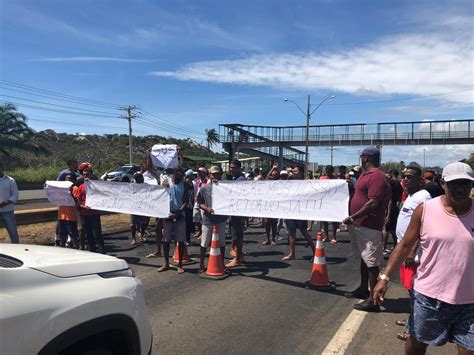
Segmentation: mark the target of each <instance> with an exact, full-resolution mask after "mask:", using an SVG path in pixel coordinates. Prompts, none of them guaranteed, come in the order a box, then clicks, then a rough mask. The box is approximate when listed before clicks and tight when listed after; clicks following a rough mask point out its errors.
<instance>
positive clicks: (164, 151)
mask: <svg viewBox="0 0 474 355" xmlns="http://www.w3.org/2000/svg"><path fill="white" fill-rule="evenodd" d="M150 157H151V161H152V163H153V166H156V167H158V168H163V169H168V168H177V167H178V165H179V159H178V146H177V145H175V144H155V145H154V146H153V147H151V151H150Z"/></svg>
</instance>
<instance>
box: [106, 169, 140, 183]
mask: <svg viewBox="0 0 474 355" xmlns="http://www.w3.org/2000/svg"><path fill="white" fill-rule="evenodd" d="M137 171H140V165H124V166H121V167H120V168H118V169H117V170H116V171H112V172H110V173H105V174H104V175H102V176H101V177H100V179H101V180H104V181H105V180H107V181H121V182H130V181H132V179H133V174H135V173H136V172H137Z"/></svg>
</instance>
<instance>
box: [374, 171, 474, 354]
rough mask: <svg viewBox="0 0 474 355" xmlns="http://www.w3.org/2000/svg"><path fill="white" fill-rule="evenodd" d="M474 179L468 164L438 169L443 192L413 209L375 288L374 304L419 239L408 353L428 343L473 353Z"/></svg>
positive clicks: (382, 299) (409, 322)
mask: <svg viewBox="0 0 474 355" xmlns="http://www.w3.org/2000/svg"><path fill="white" fill-rule="evenodd" d="M473 181H474V174H473V172H472V168H471V167H470V166H469V165H467V164H465V163H461V162H456V163H451V164H448V165H447V166H446V167H445V168H444V169H443V173H442V175H441V184H442V187H443V189H444V191H445V195H442V196H439V197H436V198H434V199H431V200H429V201H426V202H424V203H423V204H420V205H419V206H418V207H417V208H416V209H415V211H414V212H413V215H412V218H411V220H410V223H409V225H408V228H407V231H406V233H405V235H404V237H403V239H402V240H401V241H400V243H398V245H397V247H396V248H395V250H394V251H393V253H392V255H391V256H390V258H389V260H388V263H387V266H386V267H385V269H384V271H383V273H381V274H380V275H379V281H378V282H377V284H376V286H375V287H374V291H373V293H374V303H376V304H381V303H382V302H383V301H384V295H385V292H386V291H387V287H388V283H389V281H390V277H391V275H392V274H393V272H394V271H395V269H396V268H397V266H398V265H399V264H400V263H401V262H402V261H403V260H405V258H406V257H407V256H408V255H409V253H410V251H411V250H412V249H413V247H414V245H415V244H416V243H417V242H418V243H419V246H420V249H421V259H420V265H419V266H418V269H417V272H416V275H415V278H414V285H413V293H412V312H411V314H410V318H409V319H408V329H409V333H410V336H409V337H408V339H407V340H406V342H405V352H406V353H407V354H424V353H425V351H426V348H427V346H428V345H433V346H441V345H444V344H445V343H446V342H447V341H450V342H453V343H455V344H456V345H457V347H458V353H459V354H472V352H473V351H474V332H473V331H472V330H473V327H474V258H473V255H474V204H473V200H472V198H471V197H470V195H471V189H472V184H473Z"/></svg>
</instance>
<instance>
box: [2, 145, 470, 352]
mask: <svg viewBox="0 0 474 355" xmlns="http://www.w3.org/2000/svg"><path fill="white" fill-rule="evenodd" d="M360 162H361V163H360V166H355V167H353V168H352V169H348V168H347V167H345V166H339V167H338V169H337V170H338V171H337V173H336V171H335V170H336V169H335V168H334V167H333V166H330V165H329V166H326V168H325V171H324V173H323V175H322V176H320V177H319V178H320V179H344V180H345V181H346V182H347V184H348V190H349V195H350V202H349V206H348V207H349V208H348V209H349V216H348V217H347V218H345V219H344V220H343V221H342V223H335V222H325V221H318V222H317V223H319V226H320V232H321V235H322V236H323V240H324V241H329V227H330V226H331V238H330V242H331V243H334V244H335V243H337V233H338V231H339V230H340V229H342V228H347V229H348V232H349V236H350V240H351V245H352V249H353V253H354V255H355V256H358V257H360V285H359V286H358V287H357V289H355V290H354V291H352V292H346V293H345V296H346V297H349V298H359V299H362V300H363V301H362V302H360V303H357V304H355V305H354V308H355V309H357V310H359V311H365V312H379V311H380V305H381V304H382V302H383V300H384V294H385V292H386V290H387V286H388V283H389V281H390V278H391V277H392V274H393V273H394V272H395V270H396V268H397V267H398V265H399V264H400V267H399V275H400V282H401V284H402V285H403V286H404V287H405V289H406V290H407V291H408V292H409V295H410V297H411V299H412V310H411V314H410V317H409V319H408V320H399V321H397V324H398V325H403V326H405V331H404V332H402V333H400V334H398V335H397V336H398V338H400V339H402V340H406V352H407V353H408V354H420V353H424V351H425V349H426V346H427V345H442V344H444V343H446V341H452V342H454V343H455V344H457V345H458V349H459V353H460V354H472V351H473V350H474V261H473V260H474V259H473V256H474V207H473V204H472V197H471V188H472V184H473V181H474V176H473V172H472V169H471V167H470V166H469V165H467V164H465V163H461V162H456V163H452V164H449V165H447V166H446V167H445V168H444V169H443V172H442V174H441V179H440V180H439V181H437V180H436V174H435V173H434V172H433V171H431V170H425V171H423V169H422V168H421V166H420V165H419V164H417V163H416V162H411V163H409V164H408V165H407V166H406V167H405V168H404V170H403V171H401V172H399V171H396V170H391V171H389V172H388V173H384V172H383V171H382V170H381V168H380V151H379V150H378V149H377V148H375V147H367V148H365V149H364V150H363V151H362V153H361V155H360ZM67 164H68V168H67V169H65V170H63V171H61V172H60V174H59V175H58V178H57V179H58V180H62V181H71V182H72V186H71V195H72V196H73V198H74V200H75V201H76V202H77V206H75V207H74V206H60V207H59V209H58V223H57V231H56V239H55V243H56V245H58V246H62V247H65V246H70V247H73V248H79V249H85V247H86V241H87V245H88V250H90V251H93V252H95V251H98V252H101V253H105V252H106V249H105V244H104V238H103V236H102V232H101V222H100V212H99V211H95V210H93V209H90V208H89V207H88V206H87V201H86V195H87V191H86V189H85V184H84V181H86V180H87V179H95V176H94V173H93V167H92V165H91V164H90V163H82V164H78V163H77V161H75V160H69V161H68V162H67ZM229 171H230V175H229V177H228V178H229V179H231V180H236V181H245V180H287V179H288V180H298V179H304V178H305V174H304V171H303V169H302V168H301V167H300V166H294V167H286V168H284V169H281V168H280V167H279V166H278V164H274V165H273V166H272V168H271V169H270V171H268V172H264V171H262V170H261V169H258V168H256V169H253V170H251V171H248V172H244V170H243V169H242V164H241V162H240V161H239V160H232V161H231V162H230V164H229ZM400 175H401V179H400ZM133 178H134V179H133V183H145V184H154V185H158V184H159V185H162V186H165V187H167V188H168V189H169V190H168V191H169V194H170V215H169V216H168V218H156V220H155V234H156V238H155V243H156V249H155V251H154V252H153V253H151V254H149V255H147V258H154V257H158V256H163V258H164V263H163V265H161V266H160V267H159V268H158V271H159V272H164V271H167V270H169V269H170V263H169V257H170V245H171V243H176V244H177V248H178V251H179V253H178V255H179V261H178V265H177V272H178V274H182V273H184V272H185V270H184V269H183V255H184V254H185V252H184V251H185V248H186V243H189V242H190V241H191V239H192V238H195V239H199V240H200V262H199V270H198V271H199V272H200V273H201V272H204V271H205V270H206V267H205V258H206V253H207V250H208V248H209V246H210V243H211V239H212V233H213V227H217V231H218V233H219V237H220V238H219V241H220V248H221V254H222V255H225V231H226V226H227V227H228V229H229V232H230V236H231V239H232V244H231V250H230V255H231V257H232V260H231V261H230V262H228V263H227V264H225V265H224V267H225V268H226V269H230V268H234V267H237V266H239V265H241V264H242V263H244V262H245V259H244V255H245V254H244V251H243V245H244V235H245V230H246V228H247V226H248V223H249V219H248V218H246V217H241V216H222V215H216V214H215V213H214V210H213V207H212V206H213V203H212V188H213V186H214V184H216V183H217V182H218V181H219V180H221V179H223V172H222V170H221V168H220V167H218V166H212V167H211V168H210V169H209V170H208V169H207V168H206V167H204V166H201V167H199V168H198V169H197V171H196V172H194V171H193V170H191V169H188V170H185V169H183V168H181V167H179V168H175V169H168V170H165V171H164V172H162V173H158V171H157V170H156V169H155V168H154V167H153V165H152V164H151V161H150V159H148V160H147V161H146V162H145V163H144V164H143V165H142V169H141V171H140V172H137V173H136V174H135V175H134V177H133ZM306 178H314V175H313V174H312V173H307V174H306ZM17 199H18V189H17V188H16V185H15V183H14V180H13V179H11V178H9V177H8V176H5V175H4V174H3V167H2V166H1V165H0V217H1V219H3V221H4V223H5V225H6V227H7V230H8V233H9V235H10V238H11V241H12V242H13V243H17V242H19V237H18V234H17V232H16V227H15V220H14V215H13V203H15V202H16V200H17ZM253 220H254V223H258V224H260V225H261V226H262V227H264V228H265V234H266V239H265V240H264V241H262V244H263V245H269V246H274V245H276V242H277V240H278V239H277V238H279V235H280V231H281V229H282V228H284V229H285V230H286V231H287V234H288V245H289V246H288V248H289V251H288V254H287V255H286V256H285V257H284V258H283V260H285V261H289V260H294V259H296V250H295V245H296V235H297V231H298V230H299V231H300V233H301V234H302V235H303V237H304V238H305V240H306V242H307V245H308V246H310V247H311V249H312V251H313V255H314V250H315V244H314V241H313V239H312V238H311V236H310V234H309V233H308V231H309V230H311V228H312V227H313V225H314V224H315V222H316V221H303V220H296V219H277V218H257V217H254V218H253ZM149 224H150V218H149V217H143V216H135V215H132V216H131V236H130V243H131V244H136V243H138V242H140V241H146V238H147V227H148V226H149ZM390 236H391V237H392V240H393V246H394V248H392V249H389V248H388V239H389V237H390ZM388 256H390V258H389V260H388V263H387V266H386V267H385V269H383V270H382V271H381V267H382V264H383V263H384V257H385V258H387V257H388Z"/></svg>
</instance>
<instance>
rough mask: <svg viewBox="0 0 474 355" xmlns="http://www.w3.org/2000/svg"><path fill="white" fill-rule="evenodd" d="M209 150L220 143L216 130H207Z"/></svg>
mask: <svg viewBox="0 0 474 355" xmlns="http://www.w3.org/2000/svg"><path fill="white" fill-rule="evenodd" d="M206 141H207V150H211V147H212V146H213V145H214V144H217V143H219V142H220V141H219V133H217V131H216V130H215V129H214V128H211V129H206Z"/></svg>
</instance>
